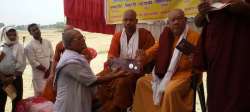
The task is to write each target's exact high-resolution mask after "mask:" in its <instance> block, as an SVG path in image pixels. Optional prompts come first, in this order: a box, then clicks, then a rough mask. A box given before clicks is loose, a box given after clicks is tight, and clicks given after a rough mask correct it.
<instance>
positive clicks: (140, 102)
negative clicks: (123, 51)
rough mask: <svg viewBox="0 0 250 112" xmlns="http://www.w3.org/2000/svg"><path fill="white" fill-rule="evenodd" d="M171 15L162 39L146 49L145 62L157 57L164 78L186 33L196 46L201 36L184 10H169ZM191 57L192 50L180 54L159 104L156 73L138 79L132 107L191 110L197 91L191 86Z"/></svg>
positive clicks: (146, 111)
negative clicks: (154, 97) (155, 93)
mask: <svg viewBox="0 0 250 112" xmlns="http://www.w3.org/2000/svg"><path fill="white" fill-rule="evenodd" d="M168 18H169V20H168V22H169V26H167V27H165V29H164V31H163V32H162V33H161V36H160V39H159V42H157V43H156V44H155V45H154V46H153V47H151V48H150V49H147V50H146V51H145V56H144V58H146V61H145V62H148V60H151V59H156V65H155V68H154V73H155V75H156V76H157V77H158V78H160V79H163V78H164V77H165V76H166V72H169V69H168V67H169V66H170V64H173V63H172V58H173V57H174V55H173V54H174V51H175V50H176V49H175V48H176V46H177V43H178V41H179V39H180V38H181V36H182V35H183V33H185V32H187V33H186V36H185V37H186V40H187V41H188V42H189V43H190V44H192V45H194V46H196V44H197V42H198V39H199V34H198V33H197V32H195V31H193V30H191V29H190V28H188V26H187V25H186V21H187V18H186V17H185V15H184V12H183V11H182V10H180V9H176V10H172V11H170V12H169V14H168ZM191 57H192V54H190V55H187V54H184V53H183V54H181V55H180V58H179V61H177V63H176V64H175V65H176V66H175V68H176V69H175V72H173V75H172V76H171V79H170V80H169V82H168V83H167V84H166V86H165V89H164V93H163V94H162V97H161V99H160V103H159V104H155V103H154V100H153V89H152V80H155V79H154V78H155V77H154V78H153V75H151V74H149V75H146V76H144V77H141V78H140V79H138V81H137V85H136V91H135V96H134V102H133V106H132V111H133V112H191V111H192V102H193V101H192V99H193V95H194V92H193V90H192V88H191V76H192V73H191V72H192V63H191ZM144 60H145V59H144ZM161 81H162V80H161Z"/></svg>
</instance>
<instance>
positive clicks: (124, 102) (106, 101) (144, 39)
mask: <svg viewBox="0 0 250 112" xmlns="http://www.w3.org/2000/svg"><path fill="white" fill-rule="evenodd" d="M120 38H121V32H118V33H116V34H114V36H113V39H112V42H111V45H110V49H109V52H108V58H115V57H119V56H120ZM154 42H155V41H154V38H153V36H152V34H151V33H150V32H149V31H147V30H145V29H143V28H140V29H139V49H143V50H145V49H148V48H149V47H151V46H152V45H153V44H154ZM107 72H110V71H109V70H107V69H106V70H104V71H102V72H101V73H99V75H106V74H107ZM142 75H143V74H131V76H128V77H124V78H119V79H115V80H113V81H111V82H108V83H106V84H103V85H100V86H99V87H98V92H97V98H98V99H99V100H100V101H101V102H102V103H103V106H102V108H101V112H116V111H117V109H116V108H117V107H118V108H120V109H126V108H127V107H129V106H131V105H132V101H133V94H134V91H135V86H136V81H137V79H138V78H139V77H141V76H142ZM118 111H119V110H118Z"/></svg>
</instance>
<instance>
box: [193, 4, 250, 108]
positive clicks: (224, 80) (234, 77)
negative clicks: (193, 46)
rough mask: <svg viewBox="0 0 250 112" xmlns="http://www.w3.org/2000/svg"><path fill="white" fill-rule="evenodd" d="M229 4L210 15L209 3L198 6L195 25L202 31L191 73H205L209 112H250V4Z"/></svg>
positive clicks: (211, 12)
mask: <svg viewBox="0 0 250 112" xmlns="http://www.w3.org/2000/svg"><path fill="white" fill-rule="evenodd" d="M220 2H221V3H230V5H228V6H226V7H225V8H223V9H221V10H216V11H211V10H212V7H211V3H209V2H207V1H205V2H202V3H201V4H200V5H199V7H198V8H199V14H198V15H197V16H196V18H195V23H196V25H197V26H199V27H203V30H202V34H201V39H200V42H199V44H198V50H197V53H196V54H195V55H194V59H193V61H194V62H193V64H194V72H196V73H199V72H202V71H206V72H207V90H208V91H207V92H208V98H207V99H208V100H207V103H208V112H250V106H249V101H250V94H249V93H250V86H249V80H250V73H249V70H248V69H249V63H250V59H249V57H250V53H249V52H248V49H250V44H249V42H250V38H249V37H250V36H249V32H250V1H249V0H220Z"/></svg>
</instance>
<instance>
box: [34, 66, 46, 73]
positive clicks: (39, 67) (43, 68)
mask: <svg viewBox="0 0 250 112" xmlns="http://www.w3.org/2000/svg"><path fill="white" fill-rule="evenodd" d="M36 69H38V70H40V71H43V72H46V71H47V70H46V68H45V67H44V66H43V65H41V64H40V65H39V66H37V67H36Z"/></svg>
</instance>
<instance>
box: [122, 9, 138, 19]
mask: <svg viewBox="0 0 250 112" xmlns="http://www.w3.org/2000/svg"><path fill="white" fill-rule="evenodd" d="M127 16H131V17H133V18H134V19H136V17H137V14H136V12H135V10H133V9H129V10H126V11H125V12H124V14H123V18H124V17H127Z"/></svg>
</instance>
